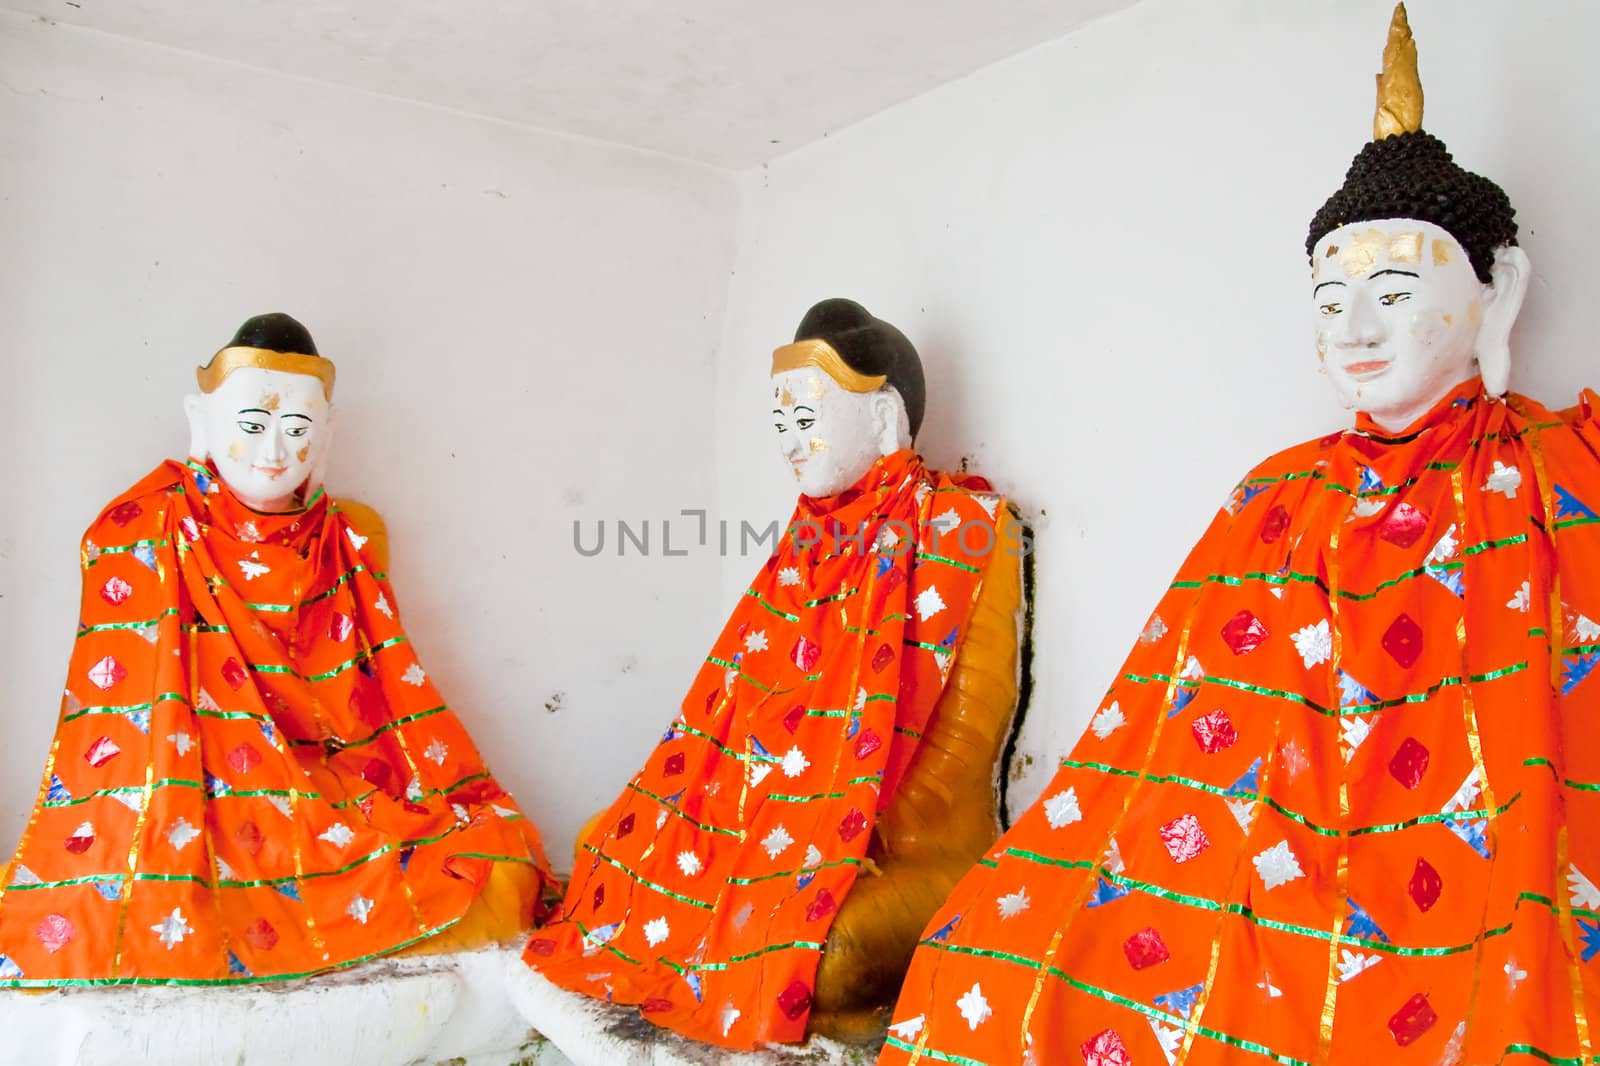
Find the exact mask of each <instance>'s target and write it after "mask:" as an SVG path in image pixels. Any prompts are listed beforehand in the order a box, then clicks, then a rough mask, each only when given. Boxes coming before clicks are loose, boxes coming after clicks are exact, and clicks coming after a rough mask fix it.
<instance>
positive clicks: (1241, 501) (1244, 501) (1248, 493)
mask: <svg viewBox="0 0 1600 1066" xmlns="http://www.w3.org/2000/svg"><path fill="white" fill-rule="evenodd" d="M1267 488H1268V486H1267V485H1251V484H1248V483H1246V482H1241V483H1240V484H1239V487H1238V488H1236V489H1234V490H1233V494H1232V496H1230V497H1229V500H1228V507H1227V511H1228V513H1230V514H1238V513H1239V512H1240V511H1243V510H1244V509H1245V508H1246V507H1249V506H1250V501H1251V500H1253V499H1255V498H1256V497H1257V496H1259V495H1261V494H1262V493H1263V492H1266V491H1267Z"/></svg>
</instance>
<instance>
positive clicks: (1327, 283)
mask: <svg viewBox="0 0 1600 1066" xmlns="http://www.w3.org/2000/svg"><path fill="white" fill-rule="evenodd" d="M1343 284H1344V282H1342V281H1324V282H1323V283H1322V285H1343ZM1322 285H1318V286H1317V287H1316V288H1315V289H1312V290H1311V295H1313V296H1315V295H1316V294H1317V293H1318V292H1320V291H1322Z"/></svg>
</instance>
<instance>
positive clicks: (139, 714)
mask: <svg viewBox="0 0 1600 1066" xmlns="http://www.w3.org/2000/svg"><path fill="white" fill-rule="evenodd" d="M122 713H123V715H124V717H126V718H127V719H128V721H130V722H132V723H133V726H134V728H135V729H137V730H138V731H139V732H141V733H143V734H144V735H145V736H149V735H150V711H149V709H148V708H147V709H145V710H142V711H123V712H122Z"/></svg>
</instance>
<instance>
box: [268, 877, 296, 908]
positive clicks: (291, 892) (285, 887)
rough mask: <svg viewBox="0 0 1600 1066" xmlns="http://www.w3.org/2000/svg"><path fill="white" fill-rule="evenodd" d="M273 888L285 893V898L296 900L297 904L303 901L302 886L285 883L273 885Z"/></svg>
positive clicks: (289, 882) (290, 882)
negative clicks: (301, 897)
mask: <svg viewBox="0 0 1600 1066" xmlns="http://www.w3.org/2000/svg"><path fill="white" fill-rule="evenodd" d="M272 887H273V888H275V889H277V890H278V891H279V892H281V893H283V894H284V895H285V896H288V897H289V898H290V899H292V900H294V901H295V902H296V903H299V902H301V899H300V886H299V885H297V884H295V883H294V882H293V881H285V882H284V883H283V884H281V885H273V886H272Z"/></svg>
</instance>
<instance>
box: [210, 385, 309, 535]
mask: <svg viewBox="0 0 1600 1066" xmlns="http://www.w3.org/2000/svg"><path fill="white" fill-rule="evenodd" d="M187 409H188V411H189V425H190V429H191V433H192V443H191V446H190V451H191V453H192V454H193V455H194V457H195V458H197V459H205V458H210V459H211V461H212V462H213V463H215V464H216V467H217V473H218V474H220V475H221V476H222V480H223V481H224V482H226V483H227V485H228V488H230V489H232V490H233V493H234V495H235V496H238V497H239V499H240V500H242V501H243V502H244V503H245V504H246V505H248V506H250V507H254V508H255V509H257V510H259V511H287V510H292V509H293V508H294V507H295V506H296V504H297V501H296V499H295V494H296V492H297V491H298V490H299V489H300V488H301V487H302V486H305V485H306V484H307V483H308V482H310V481H315V480H320V477H318V476H316V475H317V472H318V471H320V470H321V467H322V462H323V459H324V457H325V456H326V453H327V448H328V444H329V442H330V440H331V436H332V430H333V423H332V418H331V414H332V411H331V407H330V405H329V403H328V401H327V400H326V399H325V398H324V397H323V394H322V382H321V381H320V380H318V379H317V378H315V377H312V376H311V375H309V374H289V373H285V372H283V371H279V370H262V369H259V368H257V367H242V368H240V369H238V370H235V371H234V372H233V373H231V374H229V375H228V376H227V378H225V379H224V380H223V382H222V384H221V385H220V386H218V387H217V389H216V391H214V392H211V393H208V394H205V395H201V396H191V397H189V403H188V404H187Z"/></svg>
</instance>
